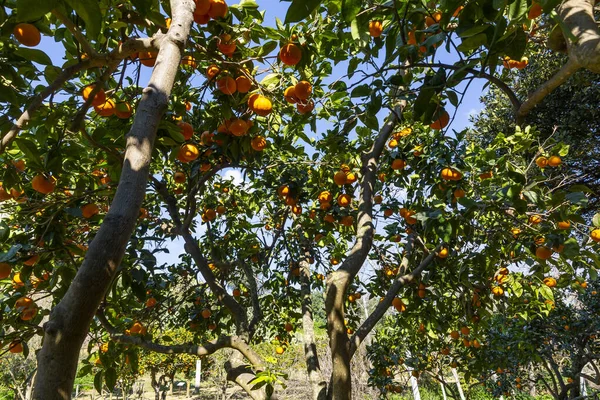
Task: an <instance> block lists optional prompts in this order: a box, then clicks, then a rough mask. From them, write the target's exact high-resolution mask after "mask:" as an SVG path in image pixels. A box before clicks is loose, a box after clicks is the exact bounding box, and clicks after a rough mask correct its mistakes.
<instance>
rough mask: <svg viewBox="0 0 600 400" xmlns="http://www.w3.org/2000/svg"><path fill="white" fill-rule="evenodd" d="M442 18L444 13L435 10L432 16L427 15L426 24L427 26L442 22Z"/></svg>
mask: <svg viewBox="0 0 600 400" xmlns="http://www.w3.org/2000/svg"><path fill="white" fill-rule="evenodd" d="M441 19H442V13H441V12H439V11H436V12H434V13H433V14H431V16H429V15H428V16H427V17H426V18H425V25H426V26H427V27H429V26H431V25H434V24H437V23H438V22H440V21H441Z"/></svg>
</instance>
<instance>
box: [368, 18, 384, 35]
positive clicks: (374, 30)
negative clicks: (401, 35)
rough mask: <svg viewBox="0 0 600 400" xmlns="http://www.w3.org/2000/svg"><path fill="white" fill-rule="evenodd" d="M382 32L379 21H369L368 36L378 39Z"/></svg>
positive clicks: (381, 25)
mask: <svg viewBox="0 0 600 400" xmlns="http://www.w3.org/2000/svg"><path fill="white" fill-rule="evenodd" d="M382 32H383V23H382V22H381V21H369V34H370V35H371V36H372V37H374V38H378V37H379V36H381V33H382Z"/></svg>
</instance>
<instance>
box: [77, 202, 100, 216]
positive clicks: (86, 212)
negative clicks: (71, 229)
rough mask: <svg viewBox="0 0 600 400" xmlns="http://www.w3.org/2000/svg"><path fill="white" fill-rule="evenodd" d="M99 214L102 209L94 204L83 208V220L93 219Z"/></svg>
mask: <svg viewBox="0 0 600 400" xmlns="http://www.w3.org/2000/svg"><path fill="white" fill-rule="evenodd" d="M99 212H100V208H98V206H97V205H96V204H94V203H91V204H86V205H85V206H83V207H81V215H83V218H92V217H93V216H94V215H96V214H98V213H99Z"/></svg>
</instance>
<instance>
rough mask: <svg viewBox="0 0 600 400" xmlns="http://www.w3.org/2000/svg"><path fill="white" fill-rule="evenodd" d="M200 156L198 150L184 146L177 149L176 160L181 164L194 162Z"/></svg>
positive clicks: (190, 146)
mask: <svg viewBox="0 0 600 400" xmlns="http://www.w3.org/2000/svg"><path fill="white" fill-rule="evenodd" d="M199 156H200V152H199V151H198V148H197V147H196V146H195V145H193V144H184V145H183V146H181V148H180V149H179V153H178V154H177V159H178V160H179V161H181V162H184V163H188V162H190V161H194V160H195V159H197V158H198V157H199Z"/></svg>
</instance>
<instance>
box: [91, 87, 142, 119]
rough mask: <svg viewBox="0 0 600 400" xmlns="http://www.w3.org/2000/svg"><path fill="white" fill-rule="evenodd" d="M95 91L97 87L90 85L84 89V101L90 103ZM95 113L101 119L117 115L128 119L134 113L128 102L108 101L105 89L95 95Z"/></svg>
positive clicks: (93, 104)
mask: <svg viewBox="0 0 600 400" xmlns="http://www.w3.org/2000/svg"><path fill="white" fill-rule="evenodd" d="M94 90H95V85H89V86H86V87H84V88H83V90H82V92H81V93H82V96H83V100H84V101H88V99H89V98H90V96H92V92H93V91H94ZM91 102H92V106H94V111H96V113H97V114H98V115H100V116H101V117H111V116H113V115H116V116H117V117H118V118H121V119H128V118H130V117H131V115H132V113H133V111H132V109H131V105H130V104H129V103H127V102H126V101H115V100H113V99H107V98H106V93H105V92H104V89H102V88H100V89H98V90H97V91H96V93H95V94H94V95H93V98H92V100H91Z"/></svg>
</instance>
